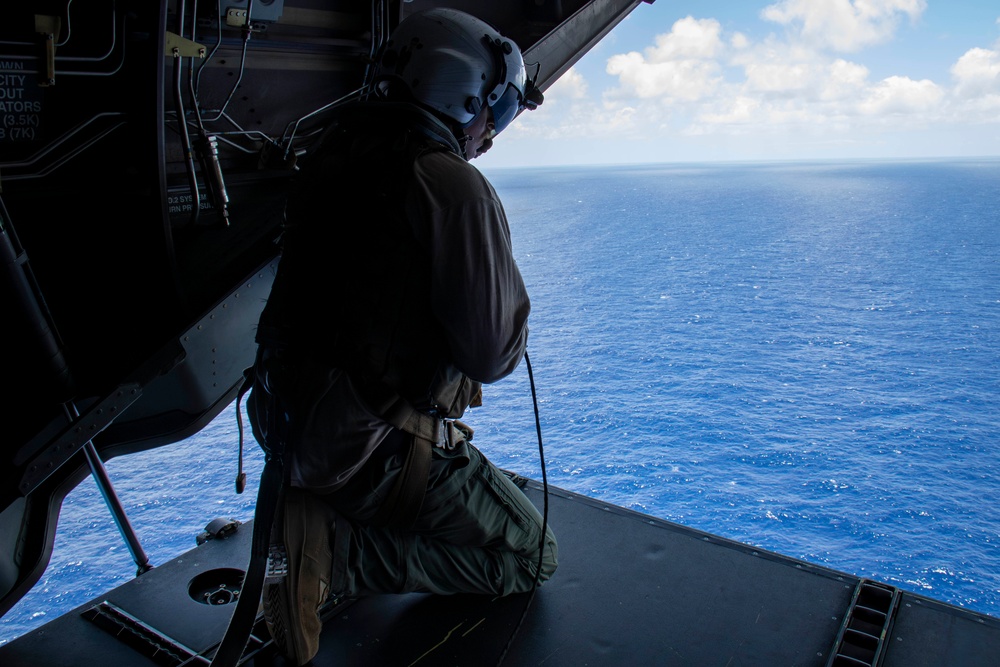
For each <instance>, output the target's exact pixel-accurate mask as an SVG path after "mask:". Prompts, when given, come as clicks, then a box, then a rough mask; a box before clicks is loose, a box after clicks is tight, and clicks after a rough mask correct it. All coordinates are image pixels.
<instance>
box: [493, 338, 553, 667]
mask: <svg viewBox="0 0 1000 667" xmlns="http://www.w3.org/2000/svg"><path fill="white" fill-rule="evenodd" d="M524 365H525V366H526V367H527V369H528V383H529V384H530V385H531V404H532V406H533V407H534V410H535V433H536V434H537V436H538V461H539V464H540V465H541V468H542V495H543V501H542V535H541V537H539V538H538V567H537V568H536V569H535V579H534V581H532V582H531V593H529V594H528V600H527V601H526V602H525V603H524V610H523V611H522V612H521V618H520V620H519V621H518V622H517V625H516V626H515V627H514V630H513V632H511V633H510V639H508V640H507V645H506V646H504V648H503V652H502V653H501V654H500V657H499V658H498V659H497V667H499V665H500V664H502V663H503V661H504V658H506V657H507V652H508V651H510V647H511V646H512V645H513V643H514V638H515V637H517V633H518V632H519V631H520V629H521V626H522V625H523V624H524V619H525V618H527V616H528V609H530V608H531V602H532V600H534V599H535V591H536V590H538V579H539V577H540V576H541V574H542V558H543V556H544V555H545V535H546V534H547V533H548V528H549V480H548V476H547V475H546V473H545V450H544V447H543V446H542V423H541V421H540V420H539V417H538V395H537V394H536V393H535V376H534V374H533V373H532V372H531V359H529V358H528V352H527V350H525V352H524Z"/></svg>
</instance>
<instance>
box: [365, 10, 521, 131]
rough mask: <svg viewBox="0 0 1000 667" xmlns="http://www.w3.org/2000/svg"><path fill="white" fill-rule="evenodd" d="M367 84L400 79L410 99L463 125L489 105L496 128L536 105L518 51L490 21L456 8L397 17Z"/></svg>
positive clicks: (396, 82)
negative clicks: (400, 19) (397, 23)
mask: <svg viewBox="0 0 1000 667" xmlns="http://www.w3.org/2000/svg"><path fill="white" fill-rule="evenodd" d="M373 83H374V85H375V87H376V88H377V89H378V88H380V87H381V86H388V87H389V89H390V90H391V87H392V86H393V85H395V84H402V85H403V87H405V89H406V90H407V91H408V92H409V94H410V95H411V96H412V97H413V99H414V100H415V101H416V102H417V103H419V104H421V105H423V106H425V107H427V108H429V109H430V110H432V111H434V112H436V113H438V114H439V115H442V116H444V117H446V118H448V119H451V120H452V121H454V122H455V123H456V124H458V126H459V127H462V128H464V127H466V126H468V125H469V124H470V123H471V122H472V121H473V120H474V119H475V118H476V116H477V115H478V114H479V112H480V111H481V110H482V108H483V106H489V107H491V109H492V111H493V123H494V126H495V129H496V132H497V133H499V132H500V131H501V130H503V129H504V128H506V127H507V126H508V125H509V124H510V122H511V121H512V120H514V117H515V116H516V115H517V114H518V112H519V111H521V110H522V109H524V108H526V107H527V108H534V107H535V106H537V102H536V100H540V98H541V94H540V92H536V93H534V94H531V93H532V91H531V87H532V86H531V82H530V81H528V78H527V74H526V73H525V69H524V60H523V58H522V57H521V50H520V49H519V48H518V47H517V44H515V43H514V42H513V41H512V40H510V39H508V38H506V37H504V36H502V35H501V34H500V33H499V32H497V31H496V29H494V28H493V27H492V26H490V25H489V24H488V23H486V22H485V21H482V20H480V19H478V18H476V17H474V16H471V15H469V14H466V13H465V12H461V11H459V10H457V9H450V8H443V7H441V8H434V9H427V10H424V11H420V12H416V13H414V14H411V15H409V16H407V17H406V18H405V19H403V20H402V21H401V22H400V23H399V25H398V26H397V27H396V29H395V30H394V31H393V32H392V34H391V35H390V36H389V40H388V41H387V42H386V44H385V48H384V49H383V50H382V53H381V54H380V56H379V59H378V63H377V66H376V69H375V74H374V79H373Z"/></svg>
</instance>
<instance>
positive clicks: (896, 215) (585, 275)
mask: <svg viewBox="0 0 1000 667" xmlns="http://www.w3.org/2000/svg"><path fill="white" fill-rule="evenodd" d="M485 173H486V175H487V176H488V177H489V178H490V180H491V182H492V183H493V184H494V186H495V187H496V189H497V192H498V193H499V194H500V196H501V198H502V200H503V201H504V204H505V207H506V210H507V214H508V218H509V220H510V226H511V234H512V238H513V247H514V253H515V256H516V257H517V260H518V263H519V266H520V268H521V271H522V274H523V275H524V278H525V282H526V283H527V285H528V290H529V293H530V295H531V297H532V314H531V318H530V329H531V331H530V337H529V344H528V353H529V355H530V361H531V366H532V370H533V375H534V379H535V384H536V390H537V396H538V402H539V409H540V419H541V426H542V435H543V442H544V453H545V463H546V472H547V477H548V481H549V483H550V484H552V485H556V486H559V487H562V488H566V489H569V490H572V491H576V492H579V493H582V494H585V495H588V496H591V497H594V498H599V499H601V500H604V501H607V502H610V503H614V504H618V505H622V506H625V507H628V508H631V509H635V510H638V511H640V512H644V513H647V514H651V515H654V516H657V517H660V518H663V519H666V520H669V521H674V522H677V523H682V524H685V525H688V526H692V527H694V528H698V529H700V530H704V531H708V532H711V533H715V534H718V535H722V536H724V537H727V538H730V539H734V540H738V541H740V542H744V543H747V544H751V545H754V546H757V547H759V548H762V549H767V550H771V551H776V552H780V553H782V554H786V555H789V556H792V557H795V558H800V559H803V560H806V561H809V562H812V563H816V564H819V565H823V566H827V567H831V568H834V569H837V570H841V571H844V572H847V573H850V574H853V575H856V576H863V577H870V578H873V579H876V580H879V581H883V582H886V583H889V584H892V585H894V586H898V587H899V588H902V589H905V590H909V591H913V592H916V593H919V594H922V595H926V596H929V597H932V598H936V599H939V600H943V601H945V602H948V603H951V604H956V605H960V606H962V607H966V608H968V609H971V610H975V611H978V612H982V613H985V614H990V615H993V616H1000V502H998V501H997V499H998V498H1000V447H998V445H1000V159H993V158H987V159H979V160H976V159H964V160H949V161H941V160H937V161H906V162H898V161H856V162H810V163H806V162H795V163H790V162H789V163H746V164H670V165H642V166H615V167H572V168H569V167H566V168H534V169H524V170H508V169H496V170H486V172H485ZM466 421H468V422H469V424H470V425H472V426H473V427H474V428H475V430H476V436H475V440H476V443H477V444H478V445H479V447H480V448H481V449H482V450H483V451H485V452H486V453H487V454H488V455H489V456H490V457H491V458H492V459H493V460H494V461H495V462H496V463H497V464H498V465H499V466H501V467H503V468H508V469H511V470H514V471H516V472H518V473H520V474H522V475H525V476H529V477H533V478H536V479H539V478H540V476H541V467H540V459H539V456H538V444H537V441H536V434H535V425H534V415H533V412H532V403H531V390H530V386H529V383H528V376H527V373H526V370H525V365H524V364H521V366H520V367H519V368H518V369H517V370H516V371H515V372H514V373H513V374H512V375H511V376H510V377H508V378H505V379H504V380H502V381H500V382H498V383H496V384H494V385H490V386H488V387H486V389H485V392H484V406H483V407H482V408H477V409H474V410H472V411H470V412H469V413H468V414H467V419H466ZM236 445H237V437H236V420H235V407H230V408H227V409H226V410H225V411H223V412H222V413H221V414H220V415H219V417H218V418H216V419H215V420H214V421H213V422H212V423H211V424H210V425H209V426H208V427H207V428H206V429H204V430H203V431H202V432H201V433H199V434H197V435H195V436H193V437H192V438H189V439H188V440H186V441H184V442H180V443H177V444H174V445H170V446H168V447H164V448H161V449H160V450H158V451H154V452H150V453H147V454H144V455H141V456H137V457H130V458H126V459H114V460H111V461H109V462H108V464H107V467H108V471H109V474H110V475H111V478H112V481H113V482H114V483H115V486H116V488H117V490H118V492H119V495H120V496H121V499H122V502H123V503H124V505H125V507H126V510H127V511H128V514H129V517H130V519H131V521H132V524H133V526H134V527H135V529H136V531H137V533H138V535H139V538H140V540H141V542H142V544H143V546H144V548H145V550H146V552H147V554H148V555H149V557H150V560H151V562H152V563H153V565H154V566H155V565H156V564H159V563H163V562H165V561H167V560H168V559H170V558H172V557H174V556H176V555H178V554H180V553H182V552H184V551H186V550H188V549H190V548H193V547H194V546H195V537H196V535H197V534H198V533H200V532H201V531H202V530H203V529H204V527H205V525H206V524H207V523H208V522H209V521H210V520H212V519H213V518H215V517H218V516H225V517H232V518H236V519H239V520H243V521H245V520H248V519H250V518H252V515H253V506H254V501H255V495H256V493H255V492H256V480H257V478H258V476H259V474H260V470H261V467H262V465H263V461H262V457H261V455H260V452H259V450H258V449H257V447H256V445H255V443H254V442H253V440H252V437H250V436H249V434H248V441H247V442H246V445H247V446H246V450H247V452H248V455H247V457H246V463H245V465H246V470H247V473H248V478H249V483H248V488H247V491H246V492H245V493H244V494H243V495H237V494H236V493H235V492H234V490H233V479H234V477H235V475H236ZM554 529H555V530H556V532H557V533H558V526H554ZM135 569H136V568H135V565H134V564H133V562H132V560H131V558H130V556H129V553H128V550H127V548H126V546H125V544H124V542H123V541H122V539H121V538H120V537H119V535H118V533H117V530H116V528H115V526H114V524H113V522H112V520H111V517H110V515H109V513H108V512H107V510H106V509H105V507H104V505H103V500H102V499H101V497H100V495H99V494H98V493H97V490H96V488H95V486H94V484H93V482H92V481H91V480H89V479H88V480H86V481H84V482H83V483H82V484H81V485H80V486H79V487H77V488H76V489H75V490H74V491H73V492H72V493H71V494H70V495H69V497H68V498H67V501H66V503H65V506H64V510H63V513H62V516H61V518H60V522H59V527H58V531H57V534H56V541H55V547H54V551H53V556H52V560H51V563H50V565H49V567H48V569H47V570H46V572H45V574H44V575H43V577H42V579H41V580H40V581H39V583H38V584H37V585H36V587H35V588H34V589H33V590H32V591H31V592H30V593H29V594H28V595H27V596H25V598H24V599H23V600H22V601H21V602H19V603H18V605H17V606H15V607H14V608H13V609H12V610H11V611H10V612H8V613H7V615H6V616H4V618H3V619H0V644H2V643H5V642H7V641H10V640H11V639H13V638H15V637H17V636H19V635H21V634H23V633H25V632H27V631H29V630H31V629H33V628H35V627H38V626H39V625H41V624H42V623H44V622H45V621H48V620H51V619H52V618H54V617H56V616H58V615H60V614H62V613H65V612H67V611H69V610H71V609H73V608H75V607H76V606H78V605H80V604H83V603H84V602H86V601H88V600H90V599H91V598H93V597H95V596H97V595H99V594H100V593H101V592H102V591H103V590H105V589H107V588H108V587H110V586H113V585H116V584H120V583H124V582H125V581H128V580H129V579H131V578H132V577H134V576H135ZM557 576H558V575H557Z"/></svg>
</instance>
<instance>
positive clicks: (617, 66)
mask: <svg viewBox="0 0 1000 667" xmlns="http://www.w3.org/2000/svg"><path fill="white" fill-rule="evenodd" d="M530 71H531V69H530V67H529V72H530ZM960 156H961V157H964V156H1000V2H998V1H997V0H776V1H772V2H767V1H766V0H702V1H700V2H696V1H694V0H672V1H671V0H655V2H654V3H652V4H645V3H643V4H640V5H639V6H638V7H636V9H635V10H634V11H633V12H632V13H631V14H630V15H629V16H628V17H627V18H626V19H625V20H624V21H622V22H621V23H620V24H619V25H618V26H617V27H615V28H614V30H612V31H611V33H609V34H608V35H607V36H606V37H605V38H604V39H603V40H601V41H600V42H599V43H598V44H597V45H596V46H595V47H594V48H593V49H592V50H591V51H590V52H589V53H588V54H586V55H585V56H584V57H583V58H582V59H581V60H580V61H579V62H577V63H576V64H575V65H574V66H573V68H572V69H570V70H569V71H568V72H566V73H565V74H564V75H563V76H562V77H560V78H559V80H558V81H556V82H555V83H554V84H552V85H551V86H550V87H549V88H548V89H547V90H546V92H545V101H544V103H543V104H542V105H541V106H540V107H539V108H538V109H537V110H535V111H530V112H524V113H522V114H521V115H520V116H519V117H518V118H517V119H516V120H515V121H514V123H512V124H511V126H510V127H508V128H507V129H506V130H505V131H504V133H503V134H501V135H500V136H499V137H498V138H497V140H496V143H495V144H494V146H493V148H492V149H491V150H490V151H489V152H488V153H487V154H486V155H484V156H482V157H480V158H478V159H477V161H476V165H477V166H479V167H481V168H493V167H499V168H503V167H523V166H532V165H537V166H555V165H584V164H640V163H660V162H705V161H747V160H750V161H757V160H813V159H844V158H903V159H909V158H934V157H960Z"/></svg>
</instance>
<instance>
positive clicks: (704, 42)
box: [646, 16, 723, 63]
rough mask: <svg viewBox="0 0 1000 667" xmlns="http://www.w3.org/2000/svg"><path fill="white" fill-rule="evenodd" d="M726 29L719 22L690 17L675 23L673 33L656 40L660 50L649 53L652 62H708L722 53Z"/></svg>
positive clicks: (655, 47)
mask: <svg viewBox="0 0 1000 667" xmlns="http://www.w3.org/2000/svg"><path fill="white" fill-rule="evenodd" d="M721 32H722V26H721V25H720V24H719V22H718V21H716V20H715V19H696V18H694V17H693V16H687V17H685V18H682V19H680V20H678V21H677V22H675V23H674V25H673V26H672V27H671V29H670V32H669V33H665V34H662V35H657V36H656V46H654V47H651V48H648V49H646V58H647V59H648V60H649V62H653V63H662V62H667V61H670V60H690V59H696V60H705V59H710V58H715V57H716V56H717V55H719V53H720V52H721V51H722V48H723V47H722V40H721V39H720V38H719V35H720V33H721Z"/></svg>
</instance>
